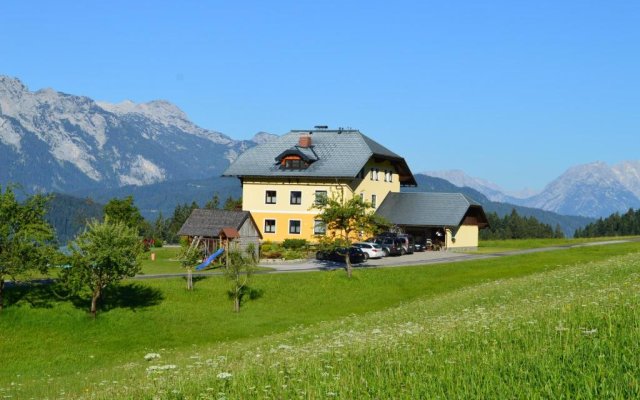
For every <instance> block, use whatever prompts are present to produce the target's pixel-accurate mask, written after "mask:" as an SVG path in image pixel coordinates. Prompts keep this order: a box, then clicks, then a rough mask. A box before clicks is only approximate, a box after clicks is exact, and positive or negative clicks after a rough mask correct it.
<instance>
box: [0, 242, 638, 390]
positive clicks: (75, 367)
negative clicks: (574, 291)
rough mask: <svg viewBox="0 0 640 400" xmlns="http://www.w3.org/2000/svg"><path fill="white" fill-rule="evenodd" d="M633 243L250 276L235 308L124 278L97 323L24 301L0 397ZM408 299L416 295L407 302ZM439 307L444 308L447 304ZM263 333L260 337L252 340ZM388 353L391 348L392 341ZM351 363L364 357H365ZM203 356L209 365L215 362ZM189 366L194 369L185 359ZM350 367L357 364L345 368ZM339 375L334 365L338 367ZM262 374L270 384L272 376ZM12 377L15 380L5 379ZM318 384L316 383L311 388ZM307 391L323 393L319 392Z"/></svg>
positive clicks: (140, 372)
mask: <svg viewBox="0 0 640 400" xmlns="http://www.w3.org/2000/svg"><path fill="white" fill-rule="evenodd" d="M639 249H640V245H638V244H624V245H615V246H607V247H590V248H582V249H572V250H567V251H560V252H553V253H538V254H530V255H526V256H518V257H508V258H500V259H492V260H484V261H476V262H468V263H461V264H453V265H437V266H429V267H427V268H425V267H410V268H398V269H384V270H366V271H357V273H356V275H355V279H353V280H352V281H348V280H347V279H345V278H344V276H343V274H342V273H341V272H333V273H326V272H325V273H306V274H286V275H263V276H256V280H255V286H256V287H258V288H260V289H262V290H264V296H263V297H262V298H261V299H259V300H257V301H253V302H249V303H247V305H246V306H245V308H244V309H243V311H242V313H241V314H240V315H234V314H232V313H231V312H230V309H231V304H230V303H229V302H228V301H227V300H226V299H225V297H224V290H225V289H224V287H225V282H224V281H223V280H222V279H220V278H218V277H211V278H208V279H206V280H203V281H200V282H197V283H196V289H197V290H196V291H195V292H193V293H187V292H185V291H184V290H183V281H182V280H181V279H172V280H157V281H149V282H134V283H130V284H129V285H125V288H128V290H123V291H121V293H120V294H124V295H126V296H131V298H132V299H133V298H135V299H136V301H135V302H133V301H128V302H127V301H124V302H121V304H120V305H121V306H120V307H114V308H112V309H110V310H108V311H106V312H103V313H102V314H101V315H100V316H99V318H98V320H97V321H91V320H89V319H87V318H86V315H85V313H84V311H83V310H82V309H81V308H78V307H79V306H84V305H80V304H79V305H77V306H76V305H73V304H71V303H69V302H56V301H48V307H49V308H47V307H44V306H43V304H45V303H40V306H38V307H32V306H30V305H29V304H28V303H27V302H26V301H24V300H23V301H21V302H19V303H18V304H17V305H15V304H14V305H12V306H11V307H9V308H7V310H6V311H5V313H4V315H2V316H0V324H1V326H2V329H1V330H0V354H2V355H3V356H2V358H3V362H2V363H1V364H0V394H1V393H2V390H4V391H7V393H9V392H12V391H15V390H17V389H19V390H21V392H18V393H21V394H23V395H32V396H35V397H42V396H44V395H49V396H51V395H53V394H55V393H58V392H59V391H61V390H64V391H67V392H68V391H69V390H70V391H72V392H73V393H75V394H74V395H73V396H71V397H74V396H76V395H77V394H78V393H79V392H81V391H82V390H83V389H88V388H91V391H92V392H93V391H94V390H95V387H94V383H95V382H100V381H105V382H106V381H109V382H112V381H114V380H116V381H119V382H122V381H126V380H127V379H128V378H127V377H129V376H133V377H135V379H137V380H142V381H145V382H147V381H146V379H147V378H146V374H145V372H144V371H145V368H146V366H147V365H141V360H142V356H143V355H144V354H145V353H147V352H151V351H154V352H160V353H162V354H163V362H169V361H172V362H173V361H175V362H176V363H184V362H185V359H188V357H189V356H190V355H194V354H195V353H199V352H207V353H212V352H213V353H217V354H220V352H221V351H224V350H223V349H224V347H225V346H230V347H231V348H233V347H234V346H237V345H235V344H234V342H237V341H241V342H242V343H249V345H250V346H255V345H256V343H259V342H261V341H263V340H264V341H265V343H267V344H266V345H267V346H276V347H277V342H278V341H280V340H282V339H281V338H280V337H278V336H275V337H274V338H269V337H268V335H273V334H276V335H277V334H278V333H279V332H286V331H291V330H292V328H293V327H296V326H300V325H301V324H303V325H305V326H308V325H309V324H314V323H320V322H321V321H338V322H335V323H332V322H325V323H320V324H319V325H318V328H317V329H320V330H323V329H329V330H331V329H334V328H327V326H334V325H335V324H338V325H340V324H342V323H348V324H351V323H360V322H357V321H358V318H349V317H348V316H349V315H352V314H356V315H362V314H366V313H370V312H376V311H381V310H386V309H389V308H390V307H391V311H388V312H389V313H392V314H393V310H394V308H393V307H395V306H398V305H400V304H404V303H406V302H410V303H409V305H408V306H411V307H414V308H416V307H417V308H416V309H415V312H419V309H420V308H421V307H422V306H420V305H416V304H420V302H422V301H435V302H440V307H441V308H440V310H441V312H443V313H446V312H449V313H451V315H457V314H456V313H458V312H460V309H459V307H457V304H458V303H460V301H461V300H455V301H454V300H451V299H449V300H447V298H448V297H447V296H452V295H455V293H457V292H456V291H457V290H459V289H460V288H465V287H469V288H471V287H472V286H473V285H477V284H481V283H486V282H490V281H493V280H496V279H507V278H511V277H520V276H527V275H530V274H531V273H535V272H543V271H552V270H562V269H564V268H565V267H567V266H568V265H571V264H575V263H584V262H587V261H590V260H602V259H606V258H608V257H611V256H612V255H614V254H622V253H628V252H633V251H638V250H639ZM485 286H486V285H485ZM526 286H527V285H526V284H525V285H524V287H526ZM470 290H473V289H470ZM462 292H464V291H462ZM416 299H421V300H419V301H418V302H416V303H415V304H414V303H411V302H412V301H413V300H416ZM31 300H32V301H33V300H34V299H33V298H32V299H31ZM43 300H47V298H46V296H43V297H42V298H41V299H40V301H43ZM468 300H469V299H468ZM111 304H112V305H113V304H114V303H111ZM412 304H413V305H412ZM447 304H448V306H447ZM122 306H124V307H122ZM402 307H404V306H401V307H400V308H402ZM432 307H433V305H429V308H432ZM447 307H451V309H449V311H447V310H448V309H447ZM526 307H528V305H527V306H526ZM385 312H387V311H383V313H385ZM345 317H347V318H346V320H345V319H343V318H345ZM367 318H368V317H363V319H362V322H361V323H363V324H365V326H366V327H367V329H370V328H371V329H378V328H372V327H371V326H370V325H367V324H368V322H366V321H367ZM345 321H346V322H345ZM354 321H356V322H354ZM393 323H400V322H398V321H396V322H393ZM332 324H334V325H332ZM376 326H378V325H376ZM380 328H384V325H380ZM308 329H311V331H310V333H308V335H309V336H310V337H314V336H315V335H316V334H317V333H314V331H313V329H315V328H308ZM293 331H295V329H294V330H293ZM452 332H453V331H452ZM264 336H267V338H266V339H261V337H264ZM285 336H286V335H285ZM303 336H304V335H303ZM303 339H304V337H303ZM467 339H468V338H467ZM287 340H292V339H287ZM295 340H301V339H295ZM423 350H424V349H423ZM393 351H399V350H398V349H397V348H394V349H393ZM334 356H335V355H334ZM374 356H375V354H374ZM380 356H381V355H380V354H377V357H380ZM332 357H333V356H332ZM358 357H360V356H358ZM358 357H356V358H354V360H358V359H359V358H358ZM206 359H207V360H209V361H210V362H208V363H209V367H211V368H209V370H208V371H209V372H212V371H215V370H218V371H220V368H222V367H221V364H220V363H221V362H220V361H216V360H214V359H210V358H206ZM350 359H351V358H350ZM211 360H213V361H211ZM404 361H405V362H407V360H404ZM194 362H195V361H194ZM203 362H204V361H203ZM238 362H242V361H238ZM354 362H355V361H354ZM358 362H362V363H363V365H367V364H368V362H367V360H366V358H365V359H361V360H360V361H358ZM212 363H215V364H216V367H215V368H214V367H213V364H212ZM142 364H144V361H142ZM202 365H207V363H204V364H202ZM202 365H200V366H202ZM241 365H242V364H241ZM420 365H421V364H420V362H418V365H416V366H414V367H412V368H418V369H419V366H420ZM399 367H400V365H398V368H399ZM192 368H196V369H197V368H199V366H198V365H197V364H194V366H192ZM352 368H359V367H357V366H356V365H354V366H352ZM403 368H404V367H403ZM129 369H130V370H129ZM382 369H384V368H382ZM78 372H79V374H78ZM258 372H259V371H253V372H251V371H249V372H248V373H249V374H256V373H258ZM263 372H264V371H263ZM347 372H348V371H343V374H347ZM396 372H398V373H399V370H398V371H396ZM424 372H425V373H427V371H424ZM17 375H19V376H17ZM162 379H165V377H163V378H162ZM261 379H267V380H266V381H265V382H267V381H269V382H270V379H271V378H261ZM305 379H307V378H305ZM318 379H319V378H318ZM385 379H386V378H385ZM11 382H15V383H16V385H14V386H11ZM92 382H93V383H92ZM208 382H209V381H208V380H206V379H205V381H203V382H200V383H194V384H193V385H191V386H189V387H185V388H183V389H181V390H186V391H198V390H200V389H202V388H201V387H200V385H201V384H202V385H209V383H208ZM131 384H132V383H129V385H131ZM318 384H319V385H320V383H318ZM351 384H353V382H352V383H351ZM371 384H375V382H373V381H372V383H371ZM20 385H22V386H20ZM225 385H227V384H225ZM116 386H117V388H111V389H109V390H116V389H117V390H120V389H122V385H116ZM307 386H308V385H307ZM322 387H324V386H322V385H320V386H319V387H318V390H321V389H322ZM205 389H206V388H205ZM310 389H312V388H311V387H309V388H308V389H307V390H310ZM127 390H132V389H127ZM203 390H204V389H203ZM216 390H217V389H216ZM234 390H237V389H234ZM385 390H386V389H385ZM425 390H426V389H425ZM327 391H328V392H330V391H329V389H327ZM12 393H13V392H12ZM194 393H195V392H194ZM285 394H286V397H289V395H290V393H289V392H286V393H285ZM285 394H280V395H279V396H276V397H280V396H283V395H285ZM360 394H361V395H362V394H363V393H360ZM236 395H238V393H236ZM245 395H246V393H245ZM316 395H318V396H321V397H324V395H322V393H316ZM325 395H326V393H325ZM109 396H110V395H105V397H109ZM239 396H240V397H245V396H242V395H239ZM136 397H137V395H136Z"/></svg>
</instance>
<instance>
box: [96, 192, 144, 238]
mask: <svg viewBox="0 0 640 400" xmlns="http://www.w3.org/2000/svg"><path fill="white" fill-rule="evenodd" d="M104 216H105V219H108V220H109V221H111V222H117V221H120V222H123V223H124V224H125V225H127V226H128V227H129V228H136V229H137V230H138V232H139V230H140V228H141V227H142V223H143V222H144V218H143V217H142V214H140V210H138V207H136V206H135V204H133V196H127V197H125V198H124V199H116V198H114V199H111V200H109V202H108V203H107V204H106V205H105V206H104Z"/></svg>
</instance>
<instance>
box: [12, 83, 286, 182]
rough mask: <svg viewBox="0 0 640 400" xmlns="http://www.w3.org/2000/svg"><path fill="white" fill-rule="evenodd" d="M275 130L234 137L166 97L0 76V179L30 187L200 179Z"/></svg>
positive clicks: (261, 141)
mask: <svg viewBox="0 0 640 400" xmlns="http://www.w3.org/2000/svg"><path fill="white" fill-rule="evenodd" d="M273 136H274V135H270V134H268V133H264V132H261V133H259V134H257V135H256V136H255V137H254V139H253V140H250V141H244V140H233V139H231V138H230V137H228V136H226V135H224V134H222V133H220V132H215V131H210V130H207V129H203V128H200V127H198V126H197V125H195V124H194V123H192V122H191V121H190V120H189V119H188V117H187V116H186V115H185V114H184V113H183V112H182V111H181V110H180V109H179V108H178V107H176V106H175V105H173V104H171V103H169V102H166V101H162V100H158V101H151V102H149V103H143V104H136V103H133V102H131V101H124V102H122V103H119V104H110V103H105V102H96V101H94V100H92V99H90V98H88V97H82V96H74V95H70V94H65V93H61V92H57V91H55V90H53V89H42V90H38V91H36V92H31V91H29V90H28V88H27V87H26V86H25V85H24V84H23V83H22V82H20V81H19V80H18V79H15V78H10V77H6V76H0V184H6V183H8V182H18V183H20V184H22V186H23V187H24V188H25V190H27V191H29V192H34V191H44V192H53V191H55V192H64V193H66V192H70V191H74V190H81V189H91V188H116V187H121V186H125V185H148V184H153V183H158V182H165V181H171V180H183V179H203V178H206V177H210V176H215V175H219V174H220V173H221V172H222V171H223V170H224V169H225V168H226V167H227V166H228V165H229V163H230V162H231V161H233V160H235V158H236V157H237V156H238V154H240V153H241V152H243V151H244V150H246V149H247V148H249V147H252V146H254V145H256V144H257V143H264V142H265V141H267V140H269V139H270V138H271V137H273Z"/></svg>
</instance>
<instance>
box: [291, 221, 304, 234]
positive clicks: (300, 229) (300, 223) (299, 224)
mask: <svg viewBox="0 0 640 400" xmlns="http://www.w3.org/2000/svg"><path fill="white" fill-rule="evenodd" d="M292 222H297V223H298V232H291V223H292ZM289 234H290V235H300V234H302V221H301V220H299V219H290V220H289Z"/></svg>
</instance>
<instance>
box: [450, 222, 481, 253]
mask: <svg viewBox="0 0 640 400" xmlns="http://www.w3.org/2000/svg"><path fill="white" fill-rule="evenodd" d="M478 233H479V229H478V226H477V225H462V226H460V228H459V229H458V231H457V232H456V234H455V241H453V240H452V235H451V234H452V232H451V231H450V230H449V229H447V248H449V249H456V248H458V249H459V248H469V247H478Z"/></svg>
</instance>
